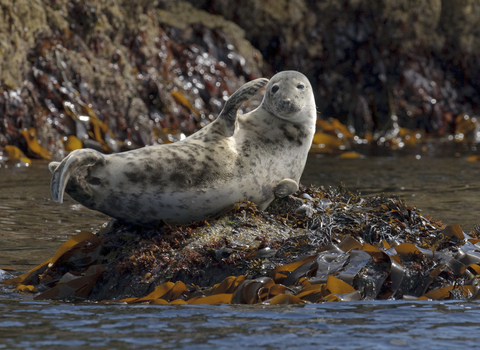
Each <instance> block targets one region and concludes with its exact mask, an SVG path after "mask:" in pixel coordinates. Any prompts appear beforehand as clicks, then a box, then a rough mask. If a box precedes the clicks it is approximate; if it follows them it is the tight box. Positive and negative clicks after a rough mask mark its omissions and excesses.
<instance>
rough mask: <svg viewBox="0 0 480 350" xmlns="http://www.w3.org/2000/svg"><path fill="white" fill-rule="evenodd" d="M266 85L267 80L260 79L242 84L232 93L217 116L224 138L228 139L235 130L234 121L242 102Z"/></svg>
mask: <svg viewBox="0 0 480 350" xmlns="http://www.w3.org/2000/svg"><path fill="white" fill-rule="evenodd" d="M267 84H268V79H266V78H260V79H255V80H252V81H250V82H248V83H246V84H243V85H242V86H241V87H240V88H239V89H238V90H237V91H235V92H234V93H233V95H232V96H230V98H229V99H228V101H227V103H225V106H224V107H223V109H222V111H221V112H220V114H219V115H218V118H217V121H218V123H221V124H223V125H221V124H220V125H221V129H223V130H221V132H222V133H223V134H225V136H227V137H230V136H232V135H233V132H234V130H235V119H236V118H237V111H238V109H239V108H240V106H241V105H242V103H243V102H245V101H247V100H248V99H249V98H251V97H252V96H253V95H255V94H256V93H257V91H258V90H260V89H261V88H262V87H264V86H265V85H267Z"/></svg>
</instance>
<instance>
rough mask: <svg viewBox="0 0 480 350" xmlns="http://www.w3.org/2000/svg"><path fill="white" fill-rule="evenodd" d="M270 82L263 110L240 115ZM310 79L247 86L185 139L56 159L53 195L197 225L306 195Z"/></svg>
mask: <svg viewBox="0 0 480 350" xmlns="http://www.w3.org/2000/svg"><path fill="white" fill-rule="evenodd" d="M267 83H268V85H267V87H266V90H265V94H264V97H263V100H262V103H261V104H260V106H259V107H258V108H257V109H255V110H253V111H251V112H249V113H246V114H238V115H237V110H238V108H239V107H240V106H241V104H242V103H243V102H245V101H246V100H248V99H249V98H251V97H252V96H253V95H254V94H255V93H256V92H257V91H258V90H259V89H260V88H262V87H263V86H265V85H266V84H267ZM315 122H316V108H315V100H314V96H313V92H312V87H311V85H310V82H309V81H308V79H307V78H306V77H305V76H304V75H303V74H301V73H299V72H296V71H284V72H280V73H278V74H276V75H274V76H273V77H272V78H271V80H270V81H268V79H265V78H261V79H256V80H253V81H251V82H248V83H246V84H244V85H242V86H241V87H240V88H239V89H238V90H237V91H236V92H235V93H233V94H232V96H231V97H230V98H229V99H228V100H227V102H226V104H225V107H224V108H223V110H222V111H221V112H220V114H219V116H218V118H217V119H216V120H215V121H213V122H212V123H211V124H209V125H208V126H206V127H205V128H203V129H201V130H199V131H198V132H196V133H194V134H192V135H191V136H189V137H187V138H185V139H184V140H182V141H179V142H176V143H173V144H168V145H156V146H147V147H144V148H141V149H137V150H132V151H128V152H124V153H117V154H110V155H104V154H102V153H99V152H97V151H95V150H92V149H80V150H76V151H73V152H71V153H70V154H69V155H68V156H67V157H65V158H64V159H63V160H62V162H51V163H50V164H49V169H50V171H51V172H52V174H53V175H52V181H51V194H52V198H53V200H54V201H56V202H63V196H64V192H67V193H68V194H69V195H70V196H71V197H72V198H73V199H75V200H76V201H77V202H79V203H81V204H83V205H84V206H86V207H88V208H90V209H94V210H98V211H100V212H102V213H105V214H107V215H109V216H111V217H114V218H117V219H119V220H120V221H123V222H127V223H132V224H139V225H143V226H154V225H156V224H158V223H159V221H161V220H163V221H165V222H172V223H190V222H192V221H197V220H202V219H204V218H206V217H208V216H215V215H217V214H219V213H221V212H223V211H224V210H226V209H227V208H229V207H230V206H231V205H232V204H234V203H236V202H238V201H241V200H249V201H251V202H253V203H255V204H257V206H258V208H259V209H260V210H264V209H265V208H266V207H267V206H268V205H269V204H270V203H271V202H272V201H273V199H274V198H275V197H285V196H288V195H290V194H292V193H294V192H296V191H297V190H298V182H299V180H300V176H301V175H302V172H303V169H304V167H305V162H306V159H307V155H308V151H309V149H310V146H311V143H312V139H313V135H314V132H315Z"/></svg>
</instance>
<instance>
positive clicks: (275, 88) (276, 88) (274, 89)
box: [272, 85, 280, 93]
mask: <svg viewBox="0 0 480 350" xmlns="http://www.w3.org/2000/svg"><path fill="white" fill-rule="evenodd" d="M278 89H280V88H279V87H278V85H273V87H272V93H276V92H277V91H278Z"/></svg>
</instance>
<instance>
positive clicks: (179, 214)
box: [92, 185, 249, 225]
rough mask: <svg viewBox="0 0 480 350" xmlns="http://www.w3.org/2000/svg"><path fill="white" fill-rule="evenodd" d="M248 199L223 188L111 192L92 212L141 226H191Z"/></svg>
mask: <svg viewBox="0 0 480 350" xmlns="http://www.w3.org/2000/svg"><path fill="white" fill-rule="evenodd" d="M245 199H249V198H248V195H247V194H246V193H242V191H241V190H240V188H239V187H238V188H233V187H232V186H228V187H227V186H225V185H223V186H220V187H218V188H215V187H211V188H203V189H196V190H194V191H173V192H153V191H149V192H143V193H124V192H122V191H111V192H110V193H109V194H108V196H106V197H105V198H104V200H103V201H101V202H98V201H97V203H96V205H95V207H94V208H92V209H96V210H99V211H101V212H103V213H105V214H107V215H110V216H112V217H115V218H118V219H121V220H123V221H127V222H132V223H136V224H140V225H155V224H156V223H158V222H159V221H160V220H163V221H166V222H171V223H185V224H187V223H190V222H192V221H197V220H202V219H205V218H207V217H209V216H210V217H213V216H215V215H216V214H219V213H220V212H222V211H223V210H225V209H227V208H228V207H229V206H231V205H232V204H234V203H236V202H238V201H241V200H245Z"/></svg>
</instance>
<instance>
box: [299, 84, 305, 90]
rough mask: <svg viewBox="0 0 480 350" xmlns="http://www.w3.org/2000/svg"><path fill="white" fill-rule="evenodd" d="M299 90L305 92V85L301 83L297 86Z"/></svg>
mask: <svg viewBox="0 0 480 350" xmlns="http://www.w3.org/2000/svg"><path fill="white" fill-rule="evenodd" d="M297 89H299V90H303V89H305V85H303V84H302V83H300V84H298V85H297Z"/></svg>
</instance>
